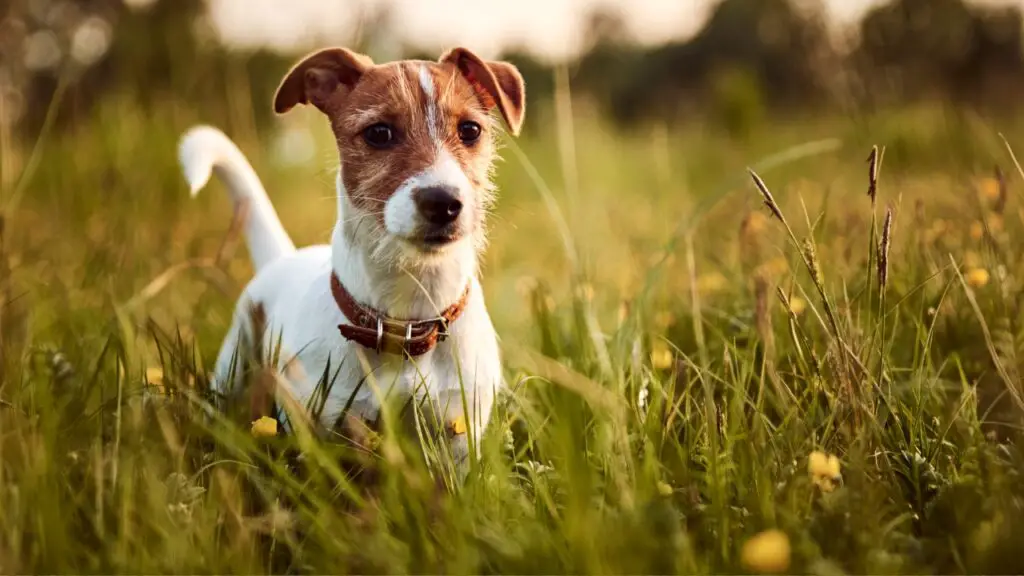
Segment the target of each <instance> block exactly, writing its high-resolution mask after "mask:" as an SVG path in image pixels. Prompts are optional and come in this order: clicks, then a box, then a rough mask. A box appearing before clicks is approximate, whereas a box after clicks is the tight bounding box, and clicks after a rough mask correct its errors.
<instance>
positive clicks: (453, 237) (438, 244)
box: [417, 230, 460, 251]
mask: <svg viewBox="0 0 1024 576" xmlns="http://www.w3.org/2000/svg"><path fill="white" fill-rule="evenodd" d="M459 238H460V236H459V234H457V233H455V232H454V231H450V230H440V231H437V232H428V233H427V234H424V235H423V236H421V237H420V238H419V239H418V242H417V244H419V245H421V246H422V247H424V248H426V249H427V250H429V251H436V250H440V249H441V248H444V247H445V246H448V245H449V244H454V243H455V242H458V241H459Z"/></svg>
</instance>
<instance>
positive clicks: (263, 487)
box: [0, 94, 1024, 576]
mask: <svg viewBox="0 0 1024 576" xmlns="http://www.w3.org/2000/svg"><path fill="white" fill-rule="evenodd" d="M561 96H566V97H561V98H559V99H557V101H556V102H555V103H548V102H531V108H530V110H529V112H528V115H529V116H530V123H529V125H528V126H527V128H526V130H525V133H524V136H523V137H522V138H520V139H518V140H512V139H509V138H506V139H504V150H503V157H504V160H503V161H502V162H501V164H500V165H499V167H498V183H499V188H500V200H499V202H498V205H497V207H496V209H495V213H494V215H493V218H492V220H491V236H490V237H491V242H490V246H489V249H488V252H487V256H486V259H485V265H484V269H483V278H484V280H483V285H484V288H485V290H486V297H487V300H488V303H489V307H490V310H491V314H492V317H493V318H494V321H495V324H496V327H497V330H498V333H499V336H500V338H501V341H502V346H503V354H504V357H505V359H506V365H507V372H506V373H507V381H508V384H509V394H508V395H507V398H505V399H504V400H503V403H502V405H501V407H500V409H499V410H498V411H497V412H496V414H495V416H494V418H493V419H492V421H491V426H490V428H489V430H488V433H487V435H486V437H485V438H483V439H481V442H483V446H484V457H483V459H482V460H481V462H479V463H478V464H477V465H476V466H474V468H473V470H472V471H471V472H470V475H469V477H468V478H467V481H466V482H465V483H464V484H463V485H456V484H455V483H454V482H453V481H452V479H451V478H450V475H448V474H447V473H446V472H445V470H443V469H436V468H428V467H427V466H426V465H424V463H423V458H422V453H421V450H422V449H421V447H420V443H418V442H416V441H415V439H409V438H405V437H402V436H400V435H398V434H391V433H388V431H387V430H384V431H383V432H382V433H381V434H380V435H379V436H378V435H371V436H372V437H367V438H364V439H362V440H363V441H362V442H361V443H360V445H358V446H352V445H351V444H346V443H343V442H340V441H335V440H334V439H333V438H332V437H331V436H329V435H328V436H327V437H325V438H317V437H316V436H314V435H311V434H308V433H296V434H294V435H290V436H286V437H268V436H267V435H265V434H262V433H261V429H260V428H259V427H256V428H254V427H253V426H251V424H250V423H249V422H247V421H245V420H238V419H232V418H229V417H227V416H220V417H214V418H204V417H203V412H202V410H201V407H202V406H203V404H204V403H205V402H206V401H207V400H208V399H209V393H208V390H207V389H206V385H207V380H206V370H207V369H208V368H210V367H211V365H212V362H213V358H214V356H215V354H216V352H217V349H218V347H219V345H220V341H221V337H222V336H223V334H224V332H225V331H226V329H227V326H228V321H229V318H230V312H231V307H232V305H233V302H234V299H235V298H236V297H237V295H238V294H239V292H240V290H241V288H242V286H243V285H244V283H245V282H246V281H247V280H248V278H249V277H250V275H251V268H250V264H249V260H248V256H247V254H246V253H245V248H244V245H243V244H241V243H240V242H239V241H238V239H237V238H233V237H232V235H231V234H229V228H230V220H231V210H230V205H229V202H228V200H227V196H226V194H225V192H224V189H223V187H222V186H221V185H219V184H214V185H212V186H211V187H210V188H209V189H207V190H204V191H203V193H202V194H201V195H200V196H199V197H198V198H197V199H195V200H192V199H190V198H189V196H188V193H187V188H186V186H185V183H184V180H183V178H182V177H181V175H180V171H179V168H178V166H177V162H176V144H177V138H178V137H179V135H180V134H181V132H182V131H183V130H184V129H186V128H187V127H189V126H190V125H192V124H193V123H195V122H198V121H204V122H211V123H214V124H216V125H218V126H219V127H221V128H223V129H225V131H227V132H228V133H229V135H231V136H232V137H233V138H234V139H236V141H237V142H238V143H239V145H240V146H241V148H242V149H243V151H244V152H245V153H246V154H247V156H248V157H249V159H250V161H251V162H252V163H253V164H254V166H255V168H256V170H257V172H258V173H259V174H260V176H261V177H262V178H263V180H264V184H265V185H266V187H267V189H268V191H269V193H270V196H271V198H272V200H273V202H274V204H275V206H276V207H277V210H278V212H279V214H280V215H281V217H282V220H283V221H284V224H285V227H286V228H287V229H288V230H289V232H290V233H291V234H292V236H293V238H294V239H295V241H296V243H297V244H309V243H315V242H324V241H326V240H327V238H328V235H329V231H330V229H331V227H332V225H333V223H334V206H335V204H334V198H333V194H334V187H333V179H334V170H335V167H336V152H335V150H334V148H333V146H332V143H331V141H330V135H329V134H328V133H327V127H326V126H324V125H323V122H322V121H320V119H319V118H318V117H317V116H316V115H315V113H313V112H308V111H303V112H299V113H297V114H295V115H294V117H291V118H285V119H281V120H280V121H279V122H278V124H276V125H275V126H274V130H261V129H257V127H256V126H255V124H253V123H252V122H250V121H249V120H248V119H247V117H246V115H245V113H244V109H243V110H242V111H241V112H240V113H239V114H237V115H236V116H234V117H229V118H202V117H198V115H197V114H196V113H195V112H193V111H192V110H191V109H190V108H189V106H188V100H187V97H186V95H180V96H179V97H177V98H176V99H169V100H168V101H167V102H166V103H165V104H164V105H163V106H162V107H160V108H159V109H158V112H157V113H151V112H143V111H142V110H140V109H138V108H136V107H134V106H133V104H132V103H131V102H126V101H120V100H119V99H118V98H117V97H111V98H110V99H108V100H106V101H104V102H102V103H101V104H100V106H99V107H98V108H97V109H96V110H95V111H94V112H93V113H92V114H91V115H90V117H89V118H88V119H87V121H86V122H84V123H83V124H81V125H79V126H77V127H75V128H74V129H73V130H60V131H58V130H47V129H45V128H44V130H43V131H42V132H41V133H40V134H39V135H37V137H35V138H32V139H19V138H16V137H15V136H14V135H11V134H3V135H0V136H2V138H0V170H2V172H0V176H2V177H0V182H2V184H3V213H2V215H3V221H2V224H3V227H2V229H0V230H2V238H0V242H2V243H0V304H2V308H0V354H2V358H0V360H2V372H0V571H2V572H5V573H30V572H31V573H65V572H72V573H125V572H128V573H144V572H145V573H158V572H159V573H164V572H173V573H237V572H243V573H262V572H273V573H282V572H302V573H307V572H309V573H408V572H417V573H562V572H569V573H609V574H624V573H677V572H681V573H711V572H715V573H721V572H726V573H752V572H763V573H770V572H799V573H813V574H820V575H823V576H824V575H832V574H841V573H894V574H895V573H901V574H902V573H1020V572H1024V560H1021V557H1020V555H1019V553H1018V552H1019V550H1018V549H1019V545H1020V543H1021V542H1024V510H1022V509H1024V482H1022V481H1021V472H1022V469H1024V468H1022V466H1024V453H1022V451H1021V447H1020V446H1021V445H1020V442H1019V439H1020V430H1021V428H1020V426H1021V424H1022V416H1024V380H1022V377H1021V371H1022V370H1024V325H1022V322H1024V314H1022V313H1021V306H1022V303H1024V302H1022V294H1024V292H1022V288H1024V277H1021V275H1020V270H1022V261H1021V258H1022V254H1024V250H1022V248H1024V203H1022V202H1021V200H1022V198H1024V196H1022V193H1021V191H1022V190H1024V179H1022V177H1024V174H1022V173H1021V172H1020V170H1019V167H1018V166H1017V165H1016V163H1015V160H1014V158H1013V154H1012V151H1013V149H1014V147H1015V146H1016V147H1017V149H1018V151H1024V132H1022V131H1021V130H1020V128H1021V126H1020V123H1019V122H1018V121H1017V120H1016V119H1015V118H1012V117H1010V118H1000V119H994V118H988V117H983V116H981V115H978V114H974V113H971V112H969V111H966V110H956V109H949V108H944V107H941V106H919V107H913V108H901V109H894V110H880V111H876V112H872V113H858V114H829V115H816V116H815V115H806V116H803V117H786V116H781V115H776V116H769V117H767V118H766V119H765V120H764V122H762V123H761V124H759V125H758V126H756V127H755V128H754V129H753V130H751V131H750V133H749V134H747V135H745V136H744V137H742V138H740V137H735V136H733V137H730V136H729V135H728V134H727V133H725V132H724V131H722V130H721V129H718V128H716V126H715V125H713V124H711V123H709V122H707V121H705V120H703V119H702V118H700V117H694V118H692V119H690V120H689V121H686V122H682V123H680V124H679V125H677V126H666V125H650V126H643V127H639V126H638V127H635V128H633V129H631V130H625V129H621V128H616V127H613V126H612V125H610V124H608V123H606V122H603V121H602V120H601V119H600V118H599V117H598V115H597V114H595V113H593V111H592V109H591V108H590V107H589V106H588V104H587V102H585V101H582V100H578V101H573V100H572V99H571V98H569V97H567V96H568V94H561ZM264 99H265V98H264ZM255 100H257V101H259V100H260V97H256V98H255ZM1004 136H1005V140H1004V138H1003V137H1004ZM876 147H877V148H876ZM873 150H875V151H874V152H873ZM869 155H870V156H871V157H872V158H874V161H868V158H869ZM753 173H756V176H757V177H756V178H755V177H754V176H753ZM759 182H760V184H759ZM427 449H429V447H428V448H427Z"/></svg>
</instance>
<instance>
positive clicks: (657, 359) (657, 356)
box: [651, 340, 672, 370]
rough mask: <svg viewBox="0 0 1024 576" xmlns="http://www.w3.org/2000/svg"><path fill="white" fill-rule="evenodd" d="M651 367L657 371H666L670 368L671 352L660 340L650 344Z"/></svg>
mask: <svg viewBox="0 0 1024 576" xmlns="http://www.w3.org/2000/svg"><path fill="white" fill-rule="evenodd" d="M651 365H652V366H654V368H655V369H657V370H668V369H669V368H671V367H672V350H670V349H669V347H668V346H667V345H666V344H665V343H664V342H662V341H661V340H655V341H654V343H653V344H651Z"/></svg>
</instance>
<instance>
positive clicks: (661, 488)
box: [658, 481, 672, 496]
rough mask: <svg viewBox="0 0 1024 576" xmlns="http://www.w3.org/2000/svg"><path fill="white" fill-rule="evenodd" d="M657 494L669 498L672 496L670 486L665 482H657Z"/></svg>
mask: <svg viewBox="0 0 1024 576" xmlns="http://www.w3.org/2000/svg"><path fill="white" fill-rule="evenodd" d="M658 494H661V495H662V496H671V495H672V486H670V485H669V484H668V483H667V482H661V481H659V482H658Z"/></svg>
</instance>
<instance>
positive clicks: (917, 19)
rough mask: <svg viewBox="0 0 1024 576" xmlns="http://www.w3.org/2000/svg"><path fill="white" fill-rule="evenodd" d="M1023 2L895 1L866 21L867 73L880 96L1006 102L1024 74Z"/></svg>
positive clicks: (861, 59)
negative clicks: (1008, 5) (1001, 4)
mask: <svg viewBox="0 0 1024 576" xmlns="http://www.w3.org/2000/svg"><path fill="white" fill-rule="evenodd" d="M1021 31H1022V17H1021V9H1020V8H1019V7H1011V8H1002V9H992V8H985V7H982V6H973V5H968V4H967V3H966V2H964V1H963V0H894V1H893V2H891V3H889V4H886V5H883V6H880V7H878V8H875V9H874V10H872V11H871V12H869V13H868V14H867V16H865V18H864V20H863V21H862V23H861V42H860V47H859V50H858V54H857V61H858V65H859V68H860V75H861V77H862V79H863V81H864V83H865V88H866V90H867V93H868V94H869V95H870V96H872V97H873V98H874V99H899V100H903V99H908V98H909V99H920V98H935V97H940V98H941V97H951V98H954V99H956V100H960V101H974V102H977V103H981V102H986V101H992V100H993V99H994V100H998V101H1005V99H1006V98H1007V97H1009V95H1010V93H1011V89H1019V88H1020V87H1021V86H1022V80H1024V43H1022V32H1021Z"/></svg>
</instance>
